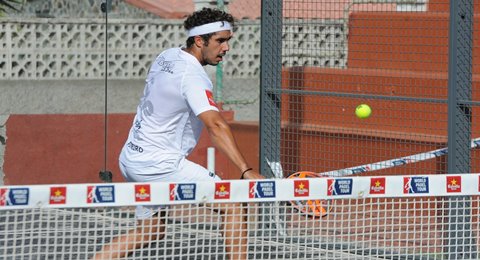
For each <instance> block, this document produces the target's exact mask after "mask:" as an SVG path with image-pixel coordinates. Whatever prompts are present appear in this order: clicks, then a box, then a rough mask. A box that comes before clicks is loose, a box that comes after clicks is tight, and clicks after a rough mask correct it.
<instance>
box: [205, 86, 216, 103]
mask: <svg viewBox="0 0 480 260" xmlns="http://www.w3.org/2000/svg"><path fill="white" fill-rule="evenodd" d="M205 94H206V95H207V99H208V103H210V105H211V106H214V107H217V104H216V103H215V99H213V94H212V91H210V90H205Z"/></svg>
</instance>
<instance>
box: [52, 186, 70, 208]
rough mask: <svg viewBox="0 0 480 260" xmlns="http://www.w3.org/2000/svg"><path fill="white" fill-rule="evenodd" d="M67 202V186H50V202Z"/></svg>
mask: <svg viewBox="0 0 480 260" xmlns="http://www.w3.org/2000/svg"><path fill="white" fill-rule="evenodd" d="M66 202H67V187H65V186H61V187H50V204H65V203H66Z"/></svg>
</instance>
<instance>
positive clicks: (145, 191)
mask: <svg viewBox="0 0 480 260" xmlns="http://www.w3.org/2000/svg"><path fill="white" fill-rule="evenodd" d="M150 197H151V196H150V185H149V184H137V185H135V201H136V202H148V201H150Z"/></svg>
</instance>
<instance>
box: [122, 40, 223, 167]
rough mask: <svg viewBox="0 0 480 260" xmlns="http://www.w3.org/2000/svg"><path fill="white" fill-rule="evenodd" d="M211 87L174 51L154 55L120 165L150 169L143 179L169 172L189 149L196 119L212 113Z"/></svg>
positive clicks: (198, 68) (189, 58)
mask: <svg viewBox="0 0 480 260" xmlns="http://www.w3.org/2000/svg"><path fill="white" fill-rule="evenodd" d="M212 89H213V85H212V82H211V80H210V79H209V77H208V75H207V73H206V72H205V70H204V68H203V66H202V65H201V64H200V62H198V60H197V59H196V58H195V57H194V56H193V55H191V54H189V53H187V52H185V51H183V50H181V49H180V48H172V49H168V50H165V51H164V52H162V53H161V54H160V55H158V56H157V58H156V59H155V61H154V62H153V64H152V66H151V67H150V71H149V73H148V76H147V79H146V84H145V89H144V93H143V97H142V98H141V100H140V104H139V105H138V107H137V113H136V115H135V119H134V121H133V125H132V128H131V129H130V133H129V136H128V139H127V141H126V143H125V145H124V147H123V149H122V152H121V154H120V161H121V162H122V163H123V164H125V165H127V166H130V167H147V168H151V171H150V170H148V171H146V172H145V174H150V173H152V172H155V173H168V172H171V171H174V170H175V169H176V166H177V165H178V162H179V161H180V160H181V159H183V158H184V157H186V156H187V155H188V154H189V153H190V152H191V151H192V150H193V148H194V147H195V145H196V144H197V142H198V139H199V137H200V133H201V131H202V129H203V123H202V122H201V121H200V120H199V119H198V118H197V116H198V115H199V114H201V113H202V112H205V111H208V110H215V111H218V108H217V106H216V104H215V101H214V100H213V95H212Z"/></svg>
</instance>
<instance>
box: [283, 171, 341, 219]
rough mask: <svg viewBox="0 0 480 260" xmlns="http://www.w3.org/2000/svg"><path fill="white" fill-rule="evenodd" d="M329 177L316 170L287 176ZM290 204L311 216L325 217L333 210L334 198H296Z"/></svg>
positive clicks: (292, 177) (293, 177) (290, 177)
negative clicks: (315, 171)
mask: <svg viewBox="0 0 480 260" xmlns="http://www.w3.org/2000/svg"><path fill="white" fill-rule="evenodd" d="M319 177H328V176H321V175H319V174H318V173H314V172H306V171H302V172H295V173H292V174H290V175H289V176H287V178H288V179H296V178H319ZM290 204H291V205H292V206H293V207H295V208H296V209H297V210H298V211H300V212H301V213H303V214H306V215H308V216H311V217H315V218H318V217H325V216H327V215H328V213H329V212H330V211H331V210H332V207H333V200H294V201H290Z"/></svg>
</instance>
